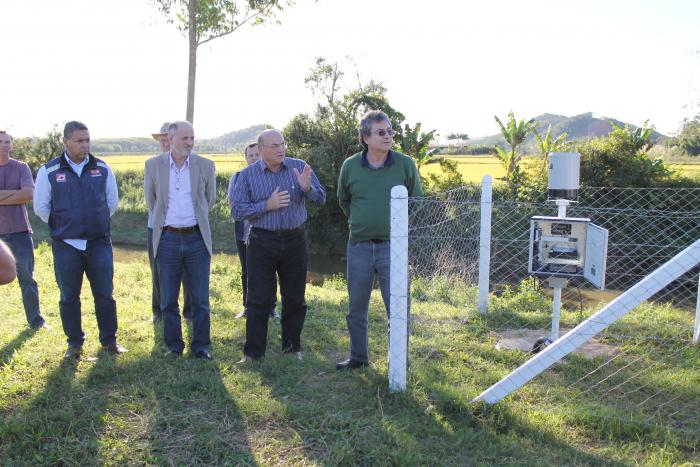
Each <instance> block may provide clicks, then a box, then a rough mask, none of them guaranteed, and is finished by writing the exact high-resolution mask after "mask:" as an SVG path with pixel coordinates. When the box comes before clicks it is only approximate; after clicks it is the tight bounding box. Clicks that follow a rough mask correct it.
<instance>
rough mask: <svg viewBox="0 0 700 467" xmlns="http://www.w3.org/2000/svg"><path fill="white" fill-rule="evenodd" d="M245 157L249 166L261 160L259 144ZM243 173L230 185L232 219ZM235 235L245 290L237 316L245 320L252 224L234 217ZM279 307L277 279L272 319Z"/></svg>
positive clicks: (236, 176) (249, 149) (228, 195)
mask: <svg viewBox="0 0 700 467" xmlns="http://www.w3.org/2000/svg"><path fill="white" fill-rule="evenodd" d="M243 156H244V157H245V161H246V163H247V164H248V165H251V164H253V163H255V162H257V161H259V160H260V149H259V148H258V143H250V144H249V145H248V146H246V147H245V149H244V150H243ZM240 173H241V172H240V171H238V172H236V173H235V174H233V175H232V176H231V180H230V181H229V183H228V191H227V198H228V203H229V205H230V206H231V217H233V187H234V186H235V185H236V180H237V179H238V175H239V174H240ZM233 221H234V222H233V233H234V236H235V238H236V250H237V251H238V259H239V261H240V263H241V287H242V289H243V311H241V312H240V313H238V314H237V315H236V318H245V317H247V316H248V313H247V311H246V308H245V306H246V304H245V300H246V296H247V293H248V267H247V263H246V250H247V244H248V235H250V222H248V221H238V220H236V218H235V217H233ZM276 306H277V279H276V278H275V295H274V297H273V300H272V310H270V317H271V318H273V319H277V312H276V311H275V307H276Z"/></svg>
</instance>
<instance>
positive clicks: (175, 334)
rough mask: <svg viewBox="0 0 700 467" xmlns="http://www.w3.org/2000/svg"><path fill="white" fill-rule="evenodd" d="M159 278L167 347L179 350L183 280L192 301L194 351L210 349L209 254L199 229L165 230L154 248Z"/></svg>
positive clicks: (180, 342)
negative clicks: (183, 230) (188, 230)
mask: <svg viewBox="0 0 700 467" xmlns="http://www.w3.org/2000/svg"><path fill="white" fill-rule="evenodd" d="M156 262H157V263H158V274H159V279H160V311H161V313H162V314H163V336H164V338H165V345H167V346H168V349H169V350H171V351H173V352H177V353H182V351H183V350H184V348H185V343H184V341H183V340H182V322H181V319H180V310H179V309H178V306H177V299H178V296H179V295H180V282H182V280H183V276H184V280H185V283H186V284H187V286H188V288H189V291H190V293H189V295H190V299H191V301H192V342H191V343H190V349H191V350H192V352H193V353H196V352H199V351H201V350H207V351H208V350H209V345H210V334H209V332H210V329H209V328H210V317H209V267H210V265H211V256H210V255H209V251H208V250H207V247H206V245H205V244H204V240H203V239H202V235H201V234H200V233H199V231H198V230H195V231H193V232H190V233H186V234H181V233H175V232H169V231H166V230H164V231H163V234H162V236H161V237H160V243H159V245H158V251H157V252H156Z"/></svg>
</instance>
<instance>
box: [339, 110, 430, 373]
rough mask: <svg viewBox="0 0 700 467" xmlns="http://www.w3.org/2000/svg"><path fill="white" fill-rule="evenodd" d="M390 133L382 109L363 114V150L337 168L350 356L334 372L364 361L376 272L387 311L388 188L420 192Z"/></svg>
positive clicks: (408, 161) (413, 171)
mask: <svg viewBox="0 0 700 467" xmlns="http://www.w3.org/2000/svg"><path fill="white" fill-rule="evenodd" d="M395 133H396V132H395V131H394V130H392V128H391V122H390V121H389V117H388V116H387V115H386V114H385V113H384V112H381V111H378V110H372V111H369V112H367V113H366V114H365V115H364V116H363V117H362V120H361V121H360V142H361V143H362V145H363V146H364V147H365V150H364V151H362V152H360V153H357V154H355V155H353V156H351V157H348V158H347V159H346V160H345V161H344V162H343V166H342V167H341V169H340V177H339V179H338V201H339V202H340V207H341V209H342V210H343V212H344V213H345V215H346V216H348V225H349V227H350V238H349V239H348V247H347V281H348V296H349V304H348V314H347V316H346V321H347V325H348V332H349V333H350V357H349V358H348V359H347V360H344V361H342V362H339V363H337V364H336V368H337V369H338V370H346V369H355V368H360V367H364V366H367V365H368V364H369V350H368V341H367V308H368V306H369V297H370V293H371V292H372V285H373V283H374V278H375V276H376V277H377V278H378V279H379V287H380V289H381V292H382V299H383V300H384V308H386V312H387V316H388V315H389V270H390V258H389V253H390V248H389V217H390V206H389V201H390V195H391V189H392V188H393V187H394V186H397V185H404V186H405V187H406V188H407V189H408V195H409V196H422V195H423V190H422V188H421V184H420V176H419V175H418V169H416V164H415V163H414V162H413V159H411V158H410V157H408V156H406V155H404V154H401V153H399V152H396V151H392V150H391V147H392V145H393V136H394V134H395Z"/></svg>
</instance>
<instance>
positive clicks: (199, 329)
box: [144, 122, 216, 359]
mask: <svg viewBox="0 0 700 467" xmlns="http://www.w3.org/2000/svg"><path fill="white" fill-rule="evenodd" d="M168 139H169V140H170V151H169V152H167V153H164V154H161V155H160V156H156V157H153V158H151V159H148V160H147V161H146V170H145V175H144V193H145V197H146V204H147V205H148V209H150V210H151V212H152V213H153V251H154V254H155V258H156V262H157V263H158V272H159V284H160V309H161V313H162V315H163V334H164V337H165V344H166V345H167V346H168V355H170V356H175V357H179V356H182V352H183V350H184V348H185V344H184V341H183V340H182V324H181V321H180V313H179V310H178V306H177V299H178V296H179V294H180V281H181V280H182V278H183V274H184V277H185V281H187V282H188V285H189V290H190V298H191V301H192V342H191V343H190V350H191V353H192V355H194V356H195V357H196V358H205V359H211V352H210V350H209V345H210V338H209V335H210V333H209V327H210V321H209V268H210V265H211V253H212V246H211V230H210V228H209V210H210V209H211V208H212V207H213V206H214V202H215V200H216V176H215V175H214V163H213V162H212V161H210V160H209V159H205V158H203V157H200V156H198V155H197V154H193V153H192V148H193V146H194V128H193V127H192V125H191V124H190V123H189V122H174V123H171V124H170V127H169V128H168Z"/></svg>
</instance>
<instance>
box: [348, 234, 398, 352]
mask: <svg viewBox="0 0 700 467" xmlns="http://www.w3.org/2000/svg"><path fill="white" fill-rule="evenodd" d="M347 262H348V263H347V280H348V298H349V303H348V314H347V316H346V317H345V321H346V322H347V325H348V332H349V333H350V358H352V359H353V360H358V361H361V362H367V361H369V349H368V347H369V343H368V338H367V321H368V318H367V315H368V307H369V298H370V294H371V293H372V285H373V284H374V278H375V276H376V277H377V278H378V279H379V287H380V290H381V292H382V300H383V301H384V308H385V309H386V314H387V318H388V316H389V293H390V291H389V274H390V270H391V269H390V266H391V261H390V244H389V242H381V243H372V242H370V241H367V242H357V243H355V242H351V241H349V242H348V246H347Z"/></svg>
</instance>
